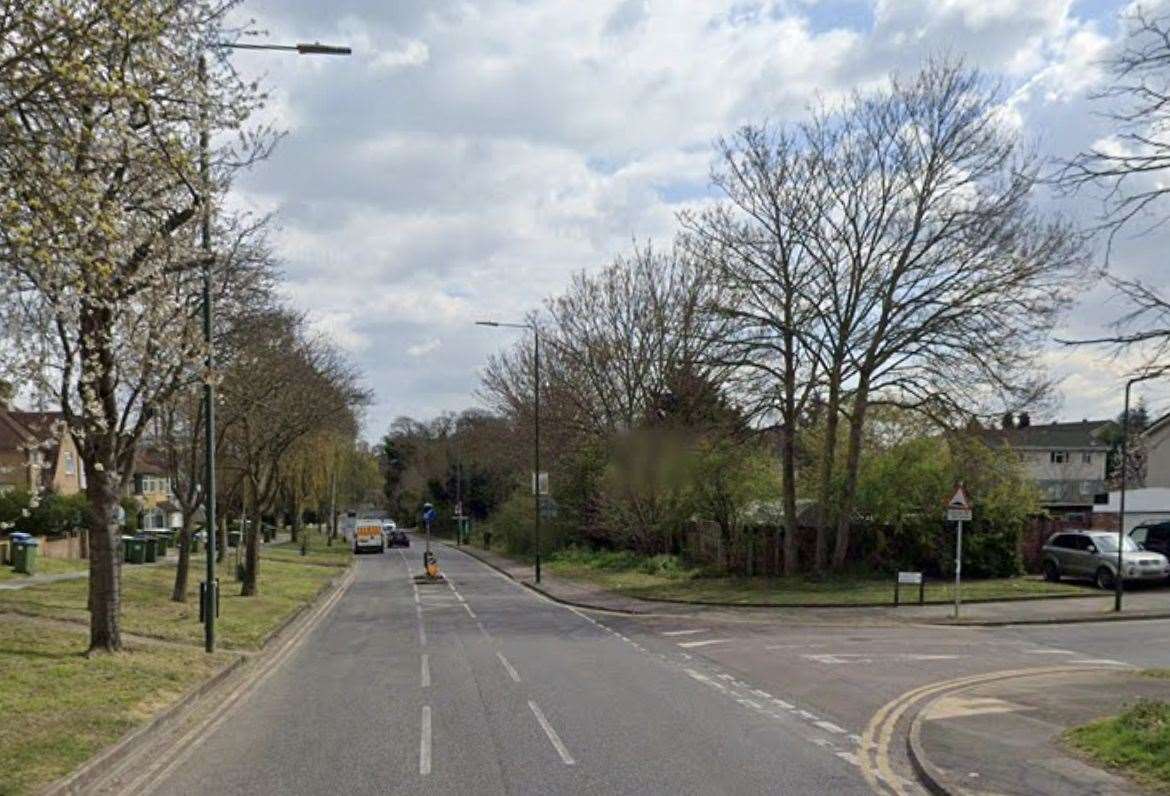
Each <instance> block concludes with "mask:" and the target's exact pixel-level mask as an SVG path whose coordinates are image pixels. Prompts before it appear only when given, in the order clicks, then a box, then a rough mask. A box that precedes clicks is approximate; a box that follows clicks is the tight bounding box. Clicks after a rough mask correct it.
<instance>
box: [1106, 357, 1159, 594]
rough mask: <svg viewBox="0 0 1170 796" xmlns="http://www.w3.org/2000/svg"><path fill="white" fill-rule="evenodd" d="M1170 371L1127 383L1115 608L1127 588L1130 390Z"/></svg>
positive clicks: (1122, 428) (1118, 507) (1156, 370)
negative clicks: (1124, 553)
mask: <svg viewBox="0 0 1170 796" xmlns="http://www.w3.org/2000/svg"><path fill="white" fill-rule="evenodd" d="M1167 373H1170V367H1162V368H1155V369H1154V370H1151V371H1147V372H1145V373H1143V374H1141V375H1140V376H1134V377H1133V378H1132V379H1130V380H1129V381H1127V382H1126V383H1125V409H1124V410H1123V411H1122V413H1121V496H1120V497H1119V499H1118V506H1117V577H1116V578H1114V583H1113V610H1114V611H1120V610H1121V594H1122V592H1123V591H1124V590H1125V587H1124V585H1123V584H1124V583H1125V577H1124V576H1123V570H1122V568H1121V567H1122V557H1121V553H1122V549H1123V547H1122V546H1123V545H1124V544H1125V486H1126V480H1127V476H1128V475H1129V392H1130V390H1131V389H1132V388H1133V385H1135V384H1137V383H1138V382H1143V381H1149V380H1150V379H1156V378H1159V377H1160V376H1165V375H1166V374H1167Z"/></svg>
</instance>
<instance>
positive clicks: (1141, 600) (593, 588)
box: [434, 539, 1170, 627]
mask: <svg viewBox="0 0 1170 796" xmlns="http://www.w3.org/2000/svg"><path fill="white" fill-rule="evenodd" d="M434 541H439V542H441V543H443V544H446V545H448V546H450V547H455V544H454V543H453V542H450V541H448V540H437V539H436V540H434ZM459 549H460V550H462V551H463V552H465V553H468V554H469V555H472V556H475V557H476V558H478V559H480V560H481V561H483V562H484V563H486V564H488V565H489V566H491V567H494V568H495V569H497V570H499V571H501V572H503V573H504V574H506V575H508V576H509V577H511V578H513V579H514V580H516V581H518V582H520V583H522V584H523V585H525V586H527V587H528V588H530V589H533V590H534V591H537V592H540V593H542V594H544V595H545V596H547V597H550V598H551V599H553V600H556V601H558V602H563V603H566V604H568V605H574V606H577V607H580V608H589V609H593V610H599V611H610V612H614V613H622V614H635V615H650V614H654V615H663V614H668V615H669V614H674V615H681V614H687V615H694V614H705V613H711V612H719V613H726V612H729V611H731V612H735V613H736V614H738V615H741V616H756V615H758V616H761V617H766V618H768V619H769V620H771V621H782V622H783V621H791V622H793V623H799V624H807V623H814V624H816V623H821V622H826V623H828V622H846V623H856V624H900V623H917V624H941V625H960V626H973V627H995V626H1002V625H1032V624H1064V623H1075V622H1107V621H1119V620H1120V621H1125V620H1137V619H1167V618H1170V589H1150V588H1143V589H1142V590H1140V591H1132V592H1127V593H1126V594H1125V598H1124V610H1123V611H1122V612H1121V613H1116V612H1114V610H1113V595H1112V594H1111V593H1094V592H1089V596H1085V597H1075V598H1069V597H1057V598H1050V599H1026V600H1020V599H1017V600H1002V601H999V602H982V603H966V604H964V605H963V606H962V612H961V614H960V618H959V619H958V620H956V619H955V618H954V616H953V611H954V608H953V606H952V605H950V604H945V605H944V604H937V605H903V606H900V607H897V608H895V607H894V606H878V607H855V606H825V607H779V608H769V607H758V606H743V605H733V604H727V605H712V604H696V603H679V602H665V601H657V600H643V599H639V598H636V597H628V596H625V595H622V594H617V593H615V592H612V591H609V590H607V589H605V588H602V587H601V586H597V585H594V584H591V583H588V582H584V581H579V580H572V579H569V578H563V577H559V576H557V575H554V574H552V573H549V572H548V571H547V570H546V571H544V572H542V573H541V582H540V584H539V585H537V584H536V582H535V580H534V576H533V570H532V565H531V564H529V563H527V562H520V561H516V560H515V559H512V558H508V557H506V556H502V555H500V554H499V553H495V552H492V551H490V550H484V549H483V548H480V547H474V546H472V545H462V546H461V547H459Z"/></svg>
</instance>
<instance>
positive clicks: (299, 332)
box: [222, 310, 369, 596]
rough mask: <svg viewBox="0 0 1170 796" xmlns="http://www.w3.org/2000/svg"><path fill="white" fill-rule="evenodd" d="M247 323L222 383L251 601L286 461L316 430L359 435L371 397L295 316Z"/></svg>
mask: <svg viewBox="0 0 1170 796" xmlns="http://www.w3.org/2000/svg"><path fill="white" fill-rule="evenodd" d="M245 323H246V327H247V329H248V337H247V339H246V340H244V341H243V342H242V343H241V344H240V347H239V348H240V350H239V352H238V355H237V356H236V357H235V359H234V360H233V362H232V363H231V365H230V366H229V367H228V368H227V369H226V371H225V374H224V381H223V385H222V393H223V396H224V412H223V427H224V447H223V456H224V461H225V466H226V467H230V468H232V469H234V470H236V471H237V472H238V473H239V474H240V476H241V477H242V483H243V486H244V503H245V505H246V506H247V507H248V509H249V510H250V514H251V518H250V519H251V523H250V525H249V526H248V528H247V532H246V534H245V539H244V543H245V564H244V583H243V587H242V594H243V595H244V596H252V595H255V594H257V593H258V589H259V586H258V583H259V568H260V556H259V554H260V528H261V521H262V517H263V514H264V512H265V511H267V510H268V509H269V508H271V507H272V505H273V503H274V501H275V500H276V498H277V497H278V494H279V489H280V486H281V468H282V466H284V465H286V463H287V457H288V456H289V454H290V453H291V452H292V451H293V448H294V446H295V445H296V444H297V443H298V442H300V441H301V440H303V439H305V438H306V437H308V436H311V435H312V434H313V433H315V432H319V431H322V430H325V429H331V428H347V429H351V430H352V433H356V420H355V416H356V413H357V412H358V411H359V410H360V409H361V407H362V406H363V405H364V404H365V403H366V402H368V400H369V397H368V394H367V393H366V392H365V391H364V390H363V389H362V388H361V387H360V386H359V385H358V378H357V374H356V372H355V371H354V369H353V367H352V366H351V365H350V364H349V362H347V361H346V360H345V358H344V357H343V356H341V354H340V353H339V352H338V351H337V350H336V349H334V348H333V347H332V346H330V345H328V344H327V343H325V342H324V341H323V340H320V339H317V338H313V337H311V336H309V335H307V334H306V333H305V331H304V329H303V328H302V324H301V319H300V317H299V316H298V315H296V314H294V313H291V312H289V311H287V310H270V311H267V312H265V313H263V314H261V315H258V316H254V317H251V318H248V319H247V321H246V322H245Z"/></svg>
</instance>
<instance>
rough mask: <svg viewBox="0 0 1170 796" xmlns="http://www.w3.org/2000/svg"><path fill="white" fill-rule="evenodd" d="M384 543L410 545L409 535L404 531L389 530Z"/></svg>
mask: <svg viewBox="0 0 1170 796" xmlns="http://www.w3.org/2000/svg"><path fill="white" fill-rule="evenodd" d="M386 544H387V545H388V546H389V547H410V537H408V536H407V535H406V532H405V531H390V533H389V534H387V536H386Z"/></svg>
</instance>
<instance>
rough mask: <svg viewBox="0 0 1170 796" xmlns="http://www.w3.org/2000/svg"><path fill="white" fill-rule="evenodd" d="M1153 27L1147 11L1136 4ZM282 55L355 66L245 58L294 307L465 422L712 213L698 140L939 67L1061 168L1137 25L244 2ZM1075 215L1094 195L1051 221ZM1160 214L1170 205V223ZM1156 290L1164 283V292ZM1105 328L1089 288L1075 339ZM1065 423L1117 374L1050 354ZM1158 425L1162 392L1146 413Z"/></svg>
mask: <svg viewBox="0 0 1170 796" xmlns="http://www.w3.org/2000/svg"><path fill="white" fill-rule="evenodd" d="M1145 5H1146V7H1149V3H1146V4H1145ZM245 10H246V11H247V13H248V14H249V15H251V16H253V17H255V18H256V20H257V26H258V27H260V28H262V29H264V30H266V31H267V38H268V39H270V40H272V41H279V42H285V41H289V42H291V41H313V40H319V41H322V42H328V43H339V44H349V45H351V46H352V47H353V48H354V56H353V57H352V58H348V59H344V58H307V57H296V56H291V57H290V56H284V55H281V54H272V53H265V54H252V53H244V52H239V53H236V54H234V55H233V56H232V57H233V61H234V63H235V64H236V66H237V67H238V68H239V69H240V70H241V71H242V72H243V73H244V74H246V75H248V76H256V77H262V78H264V80H265V82H266V84H267V85H268V87H269V88H270V89H271V91H272V94H273V99H272V102H271V104H270V107H269V109H268V111H267V113H268V114H269V115H270V116H271V118H272V119H274V120H275V121H276V122H277V124H278V125H279V126H281V127H283V128H284V129H286V130H287V131H288V136H287V138H286V139H285V140H284V141H283V142H282V144H281V145H280V147H279V149H278V150H277V152H276V153H275V155H274V156H273V157H272V158H271V159H270V160H269V161H267V162H266V163H263V164H261V165H260V166H259V167H257V168H256V169H255V171H254V172H253V173H252V174H251V175H249V176H248V177H247V178H246V179H244V180H243V181H242V182H241V183H240V184H239V186H238V194H237V196H236V199H237V201H239V202H240V203H241V204H244V205H247V206H250V207H253V208H256V209H261V210H275V211H277V214H278V218H279V224H280V229H279V232H278V234H277V236H276V241H277V244H278V250H279V253H280V255H281V257H282V259H283V262H284V265H285V272H286V277H287V284H286V288H285V289H286V291H287V296H288V299H289V301H290V302H291V303H292V304H294V305H295V306H297V307H299V308H302V309H304V310H305V311H307V312H308V313H309V314H310V317H311V318H312V319H313V322H314V324H315V325H316V327H317V328H318V329H320V330H322V331H324V332H326V333H328V334H329V335H331V336H332V337H333V339H334V340H335V341H336V342H337V343H338V344H339V345H341V346H342V347H344V348H345V349H346V350H347V351H348V352H349V353H350V354H351V356H352V357H353V358H354V359H355V360H356V361H357V362H358V363H359V364H360V365H361V367H362V368H363V370H364V371H365V374H366V379H367V382H368V384H369V386H370V387H371V388H372V389H373V390H374V391H375V393H376V396H377V397H376V402H375V404H374V406H373V407H372V408H371V410H370V412H369V416H368V418H367V427H366V434H367V436H369V437H375V436H377V435H379V434H380V433H381V432H382V431H384V429H385V428H386V426H387V425H388V423H389V422H390V421H391V420H392V419H393V418H394V417H396V416H398V415H401V414H410V415H414V416H430V415H433V414H435V413H437V412H439V411H443V410H448V409H461V408H464V407H466V406H469V405H472V404H474V402H475V398H474V395H473V391H474V389H475V388H476V385H477V382H478V369H479V368H480V367H481V366H482V364H483V363H484V361H485V359H486V357H487V356H488V354H489V353H491V352H492V351H493V350H496V349H497V348H499V347H501V346H504V345H506V344H508V343H509V342H511V340H512V339H513V338H512V337H511V335H514V334H517V333H518V332H510V331H507V330H493V329H485V328H480V327H475V326H474V325H472V324H473V321H475V320H476V319H480V318H497V319H501V320H507V319H518V318H520V317H522V316H523V315H524V313H525V312H526V311H528V310H530V309H532V308H534V307H536V306H537V305H538V303H539V302H540V300H541V299H542V298H544V297H545V296H548V295H550V294H553V293H556V292H559V291H560V290H561V289H562V287H563V286H564V285H565V284H566V282H567V279H568V276H569V274H571V273H572V272H574V271H576V270H580V269H586V270H591V269H597V268H599V267H601V266H603V265H604V264H605V263H606V262H607V260H609V259H610V258H611V257H612V256H613V254H614V253H616V252H619V251H622V250H623V249H625V248H628V247H629V245H630V241H631V240H632V239H635V238H636V239H638V240H647V239H653V240H657V241H662V242H666V241H667V240H669V238H670V237H671V236H672V234H673V231H674V229H675V221H674V219H675V214H676V213H677V211H678V210H679V209H680V208H682V207H684V206H686V205H687V204H688V203H694V202H701V201H704V200H705V199H706V198H707V197H709V195H710V194H709V190H708V185H707V183H708V179H707V175H708V172H709V167H710V164H711V153H712V150H711V143H712V140H713V139H714V138H715V137H716V136H717V135H719V134H720V133H722V132H729V131H732V130H734V129H735V127H736V126H738V125H740V124H742V123H744V122H749V121H763V120H772V121H783V120H789V119H799V118H800V117H801V116H802V115H803V113H804V109H805V108H806V107H807V104H808V103H809V101H810V100H812V99H813V98H815V97H817V96H821V97H826V98H832V97H834V96H835V95H839V94H840V93H841V92H844V91H849V90H850V89H853V88H855V87H861V88H864V87H865V86H872V85H878V84H880V83H881V81H882V80H884V79H885V77H886V76H887V75H888V74H889V73H890V72H891V71H892V70H912V69H914V68H915V67H916V65H918V64H919V63H920V62H921V61H922V59H923V58H924V57H926V56H928V55H930V54H937V53H948V54H955V55H962V56H963V57H965V58H967V59H968V61H969V62H971V63H973V64H976V65H978V66H980V67H982V68H984V69H986V70H987V71H988V72H990V73H993V74H994V75H996V76H998V77H999V78H1001V79H1002V81H1003V83H1004V85H1005V86H1006V87H1007V89H1008V92H1009V95H1010V99H1009V101H1008V102H1009V105H1010V109H1011V111H1012V113H1013V117H1014V118H1016V119H1017V120H1018V123H1019V124H1020V125H1021V126H1022V128H1023V130H1024V132H1025V134H1026V135H1027V136H1029V137H1030V138H1031V139H1033V140H1035V141H1036V142H1037V143H1038V145H1039V146H1040V148H1041V149H1042V151H1043V152H1045V153H1046V154H1049V155H1051V156H1053V157H1068V156H1070V155H1072V154H1074V153H1075V152H1076V151H1078V150H1079V149H1081V148H1083V147H1085V146H1087V145H1088V144H1090V143H1092V142H1093V141H1097V140H1100V139H1102V138H1103V137H1104V136H1106V135H1107V134H1108V127H1107V124H1106V122H1105V120H1103V119H1101V118H1100V116H1099V115H1095V114H1094V110H1093V108H1094V105H1093V103H1092V102H1091V101H1090V99H1089V95H1091V94H1092V93H1093V91H1094V89H1096V88H1099V87H1100V85H1101V81H1102V80H1103V79H1104V74H1103V70H1102V66H1101V61H1102V59H1103V58H1104V57H1106V56H1107V55H1108V54H1109V51H1110V48H1112V47H1115V46H1116V45H1117V42H1118V41H1119V39H1120V37H1121V35H1122V33H1123V31H1124V25H1123V23H1122V21H1121V15H1122V14H1123V13H1124V12H1125V10H1126V6H1125V5H1124V4H1122V3H1118V2H1106V1H1105V0H1073V1H1071V2H1070V0H878V1H877V2H864V1H863V0H829V1H827V2H818V0H787V2H785V1H784V0H781V1H780V2H765V1H764V0H759V1H755V0H744V1H743V2H716V1H715V0H709V1H705V0H588V2H585V1H584V0H475V1H473V2H471V1H469V2H459V1H458V0H394V2H386V1H385V0H332V1H331V2H327V3H323V2H320V0H254V2H251V3H249V4H248V5H247V6H246V9H245ZM1056 205H1057V206H1058V208H1059V210H1060V211H1061V212H1064V213H1067V214H1070V215H1072V216H1074V217H1076V218H1080V219H1083V220H1085V221H1089V220H1091V219H1092V217H1093V214H1094V213H1095V212H1096V210H1097V209H1098V207H1097V204H1096V203H1095V201H1093V200H1091V199H1090V198H1083V199H1080V200H1076V201H1070V200H1060V201H1059V202H1056ZM1167 212H1170V208H1167ZM1167 243H1170V239H1167V237H1166V234H1154V235H1149V236H1146V237H1143V238H1140V239H1136V240H1126V241H1123V242H1122V244H1121V246H1120V247H1119V248H1117V249H1116V250H1115V252H1114V257H1113V268H1114V269H1115V270H1116V271H1118V272H1122V273H1126V274H1131V275H1143V276H1145V277H1149V278H1157V276H1158V275H1159V274H1161V273H1163V271H1162V269H1163V268H1164V267H1165V266H1163V265H1162V262H1163V261H1162V259H1161V255H1162V253H1163V252H1165V251H1166V249H1167ZM1163 281H1165V280H1163ZM1117 313H1118V306H1117V305H1116V304H1113V305H1112V306H1110V304H1109V294H1108V293H1107V292H1106V291H1104V290H1103V289H1100V288H1098V289H1096V290H1092V291H1090V292H1088V293H1086V295H1085V298H1084V299H1083V300H1082V302H1081V303H1080V305H1079V306H1078V307H1077V308H1076V309H1075V310H1074V311H1073V312H1072V313H1071V314H1070V316H1069V319H1068V328H1067V329H1066V330H1065V331H1066V333H1067V334H1069V335H1084V334H1092V333H1093V332H1095V331H1096V332H1100V331H1101V330H1102V328H1103V325H1104V324H1105V323H1106V322H1107V321H1108V320H1110V319H1111V318H1112V317H1114V316H1115V315H1116V314H1117ZM1048 359H1049V362H1050V365H1051V368H1052V371H1053V374H1054V375H1056V376H1057V377H1059V378H1061V379H1062V382H1061V388H1062V392H1063V404H1062V406H1061V409H1060V412H1059V417H1060V418H1061V419H1077V418H1080V417H1083V416H1097V415H1112V414H1115V413H1116V412H1117V411H1118V409H1119V408H1120V407H1119V406H1118V404H1119V402H1120V389H1121V387H1120V385H1119V384H1118V383H1117V379H1116V376H1117V374H1119V373H1120V372H1121V370H1122V369H1123V366H1122V364H1120V363H1114V362H1111V361H1109V360H1107V359H1106V358H1105V357H1103V356H1102V355H1101V354H1100V353H1099V352H1096V351H1090V350H1084V349H1068V348H1064V347H1059V346H1055V345H1054V346H1053V348H1052V350H1051V352H1050V354H1049V356H1048ZM1147 396H1148V398H1149V399H1150V402H1151V404H1152V405H1154V407H1155V408H1156V409H1161V408H1170V390H1167V389H1166V388H1162V389H1160V390H1158V389H1151V390H1150V391H1149V392H1148V393H1147Z"/></svg>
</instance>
